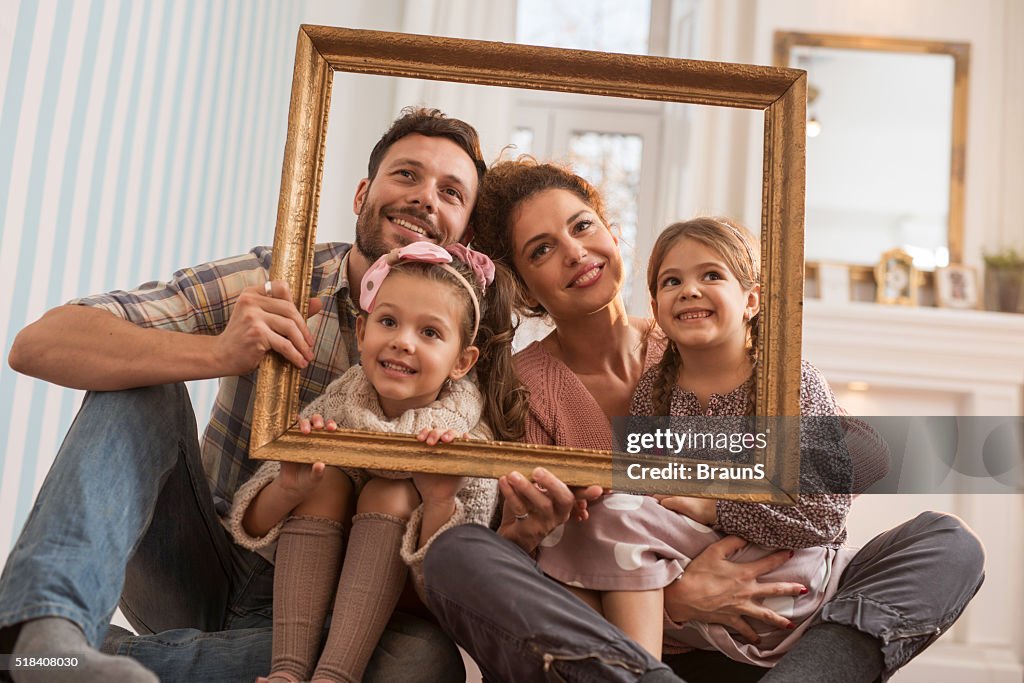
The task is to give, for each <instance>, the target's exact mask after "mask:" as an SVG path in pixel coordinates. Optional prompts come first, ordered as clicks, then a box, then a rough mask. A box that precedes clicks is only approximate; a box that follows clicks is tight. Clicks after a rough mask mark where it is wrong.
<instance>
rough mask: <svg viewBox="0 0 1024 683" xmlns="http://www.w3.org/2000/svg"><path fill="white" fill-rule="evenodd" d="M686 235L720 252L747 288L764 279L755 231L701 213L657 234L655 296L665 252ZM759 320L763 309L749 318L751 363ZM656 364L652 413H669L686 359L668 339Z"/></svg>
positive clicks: (651, 268)
mask: <svg viewBox="0 0 1024 683" xmlns="http://www.w3.org/2000/svg"><path fill="white" fill-rule="evenodd" d="M683 239H692V240H694V241H695V242H699V243H700V244H703V245H704V246H706V247H708V248H709V249H713V250H714V251H715V252H717V253H718V254H719V255H720V256H721V257H722V260H723V261H725V265H726V267H727V268H728V269H729V272H731V273H732V274H733V276H735V278H736V279H737V280H738V281H739V283H740V286H741V287H743V289H744V291H746V290H749V289H751V288H752V287H753V286H754V285H756V284H759V283H760V282H761V249H760V245H759V244H758V240H757V238H756V237H755V236H754V235H753V233H751V232H750V230H748V229H747V228H745V227H743V226H742V225H740V224H739V223H736V222H734V221H731V220H729V219H728V218H710V217H700V218H694V219H691V220H688V221H682V222H679V223H673V224H672V225H670V226H668V227H667V228H665V229H664V230H663V231H662V233H661V234H660V235H659V236H658V240H657V241H656V242H655V243H654V249H653V250H652V251H651V258H650V260H649V261H648V263H647V289H648V291H649V292H650V294H651V298H652V299H655V298H657V295H658V271H660V270H661V264H662V263H663V262H664V261H665V256H666V255H667V254H668V252H669V251H670V250H671V249H672V247H674V246H675V245H676V244H677V243H678V242H679V241H680V240H683ZM760 322H761V313H760V311H758V313H757V314H756V315H754V316H753V317H752V318H751V319H750V320H749V321H748V322H747V342H746V343H747V352H748V353H749V354H750V361H751V363H757V353H758V351H757V349H758V344H759V341H760V339H759V337H760V327H761V325H760ZM656 367H657V377H656V378H655V381H654V390H653V392H652V399H653V406H652V408H653V413H654V414H655V415H668V414H669V412H670V409H671V403H672V387H673V386H675V384H676V381H677V380H678V379H679V373H680V371H681V370H682V369H683V359H682V357H681V356H680V355H679V350H678V349H676V345H675V344H673V343H671V342H669V344H668V346H667V348H666V349H665V355H663V356H662V357H661V361H660V362H659V363H658V365H657V366H656ZM746 412H747V414H748V415H753V414H754V391H753V385H751V388H750V390H749V391H748V392H747V411H746Z"/></svg>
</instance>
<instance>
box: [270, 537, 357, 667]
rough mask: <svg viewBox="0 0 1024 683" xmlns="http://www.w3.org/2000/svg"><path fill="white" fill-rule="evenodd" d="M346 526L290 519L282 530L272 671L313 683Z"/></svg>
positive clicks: (275, 594)
mask: <svg viewBox="0 0 1024 683" xmlns="http://www.w3.org/2000/svg"><path fill="white" fill-rule="evenodd" d="M341 541H342V526H341V523H339V522H336V521H334V520H331V519H322V518H319V517H291V518H289V519H288V520H287V521H286V522H285V523H284V526H283V527H282V529H281V537H280V540H279V541H278V544H277V555H276V558H275V566H274V636H273V649H272V660H271V666H270V671H271V672H272V673H287V674H290V675H291V676H293V677H295V679H296V680H299V681H305V680H309V674H310V672H311V671H312V670H313V666H314V664H316V656H317V652H318V651H319V648H320V636H321V635H322V633H323V629H324V621H325V620H326V618H327V608H328V607H330V604H331V595H332V594H333V593H334V587H335V585H337V580H338V570H339V568H340V566H341V547H342V543H341Z"/></svg>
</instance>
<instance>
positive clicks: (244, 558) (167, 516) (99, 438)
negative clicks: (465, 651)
mask: <svg viewBox="0 0 1024 683" xmlns="http://www.w3.org/2000/svg"><path fill="white" fill-rule="evenodd" d="M273 583H274V580H273V566H272V565H270V564H269V563H268V562H266V561H265V560H263V559H262V558H261V557H260V556H259V555H257V554H255V553H252V552H249V551H247V550H244V549H242V548H240V547H239V546H237V545H235V544H234V543H233V542H232V541H231V539H230V537H229V535H228V534H227V532H226V531H225V530H224V528H223V527H222V526H221V524H220V522H219V520H218V517H217V514H216V512H215V511H214V508H213V500H212V496H211V495H210V489H209V485H208V484H207V481H206V477H205V474H204V472H203V468H202V465H201V462H200V455H199V442H198V438H197V434H196V421H195V416H194V415H193V413H192V407H191V404H190V403H189V400H188V392H187V391H186V390H185V387H184V385H182V384H177V385H165V386H159V387H149V388H144V389H134V390H130V391H117V392H97V393H90V394H88V395H87V396H86V398H85V402H84V403H83V405H82V409H81V411H80V412H79V414H78V416H77V417H76V419H75V422H74V424H73V425H72V426H71V430H70V431H69V432H68V435H67V437H66V438H65V440H64V443H63V445H62V446H61V449H60V452H59V453H58V455H57V459H56V460H55V461H54V464H53V467H52V469H51V470H50V473H49V474H48V475H47V477H46V481H45V482H44V484H43V488H42V490H41V491H40V492H39V496H38V498H37V499H36V502H35V505H34V506H33V508H32V512H31V514H30V515H29V518H28V521H27V522H26V524H25V528H24V530H23V531H22V534H21V537H20V538H19V539H18V543H17V544H16V545H15V547H14V550H13V551H12V553H11V555H10V557H9V558H8V560H7V566H6V567H5V569H4V573H3V576H2V578H0V629H4V628H6V627H10V626H12V625H16V624H19V623H21V622H23V621H26V620H29V619H35V618H39V617H64V618H66V619H69V620H70V621H73V622H74V623H76V624H78V625H79V627H81V629H82V630H83V631H84V632H85V635H86V637H87V638H88V639H89V642H90V643H92V644H93V645H94V646H97V647H98V646H99V644H100V643H101V642H102V641H103V638H104V634H106V632H107V627H108V625H109V623H110V618H111V616H112V614H113V612H114V609H115V607H116V606H117V605H118V601H119V600H120V606H121V610H122V612H123V613H124V615H125V617H127V619H128V621H129V622H130V623H131V624H132V625H133V626H134V627H135V629H136V630H137V631H138V632H139V633H140V634H147V635H140V636H137V637H130V638H125V639H122V640H121V641H120V642H119V643H118V645H117V653H118V654H127V655H130V656H132V657H134V658H135V659H137V660H139V661H140V662H141V663H142V664H143V665H144V666H146V667H148V668H149V669H151V670H153V671H154V672H155V673H156V674H157V675H158V676H159V677H160V678H161V680H163V681H228V680H239V681H246V682H247V683H248V682H250V681H252V680H253V679H254V678H255V677H256V676H258V675H265V674H267V673H268V672H269V670H270V648H271V628H270V624H271V609H272V597H273ZM365 680H367V681H388V682H389V683H390V682H391V681H417V680H429V681H449V680H451V681H464V680H465V672H464V669H463V666H462V660H461V658H460V656H459V653H458V650H457V648H456V647H455V646H454V644H453V643H452V642H451V641H450V640H449V639H448V638H447V637H446V636H445V635H444V634H443V633H442V632H441V630H440V629H439V628H437V626H435V625H433V624H430V623H428V622H426V621H423V620H421V619H418V618H416V617H413V616H409V615H405V614H396V615H395V617H394V618H393V619H392V621H391V623H390V624H389V625H388V628H387V630H386V631H385V632H384V635H383V636H382V638H381V641H380V644H379V645H378V646H377V650H376V652H375V653H374V656H373V659H372V661H371V662H370V665H369V667H368V668H367V671H366V677H365Z"/></svg>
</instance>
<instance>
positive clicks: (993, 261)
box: [984, 247, 1024, 313]
mask: <svg viewBox="0 0 1024 683" xmlns="http://www.w3.org/2000/svg"><path fill="white" fill-rule="evenodd" d="M984 259H985V308H987V309H988V310H990V311H1003V312H1005V313H1024V251H1017V249H1015V248H1013V247H1006V248H1004V249H1002V250H1000V251H997V252H995V253H993V254H985V255H984Z"/></svg>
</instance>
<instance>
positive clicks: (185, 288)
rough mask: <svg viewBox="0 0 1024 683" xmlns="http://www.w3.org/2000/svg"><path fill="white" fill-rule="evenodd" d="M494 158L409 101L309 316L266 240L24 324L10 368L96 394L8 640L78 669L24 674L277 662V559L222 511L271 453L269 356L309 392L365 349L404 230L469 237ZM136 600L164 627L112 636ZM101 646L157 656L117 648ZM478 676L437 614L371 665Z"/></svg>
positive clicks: (10, 590)
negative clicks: (266, 405) (358, 317)
mask: <svg viewBox="0 0 1024 683" xmlns="http://www.w3.org/2000/svg"><path fill="white" fill-rule="evenodd" d="M485 168H486V166H485V164H484V162H483V160H482V155H481V152H480V145H479V139H478V137H477V134H476V131H475V130H474V129H473V128H472V127H471V126H469V125H468V124H466V123H464V122H462V121H459V120H458V119H450V118H447V117H445V116H444V115H443V114H441V113H440V112H439V111H437V110H426V109H407V110H405V111H404V112H403V115H402V116H401V117H400V118H398V119H397V120H396V121H395V122H394V124H393V125H392V126H391V128H390V129H389V130H388V131H387V132H386V133H385V134H384V136H383V137H382V138H381V140H380V141H379V142H378V143H377V145H376V146H375V147H374V149H373V151H372V152H371V154H370V159H369V164H368V173H367V177H366V178H364V179H363V180H362V181H360V183H359V185H358V187H357V189H356V194H355V199H354V202H353V209H354V211H355V213H356V214H357V216H358V218H357V221H356V245H355V247H354V248H350V245H347V244H340V243H330V244H321V245H318V246H317V247H316V250H315V255H314V270H313V277H312V288H311V292H312V295H313V299H311V301H310V315H311V318H310V320H309V322H308V325H307V322H306V321H305V320H303V319H302V317H301V315H300V314H299V312H298V310H297V309H296V308H295V306H294V305H293V304H292V302H291V293H290V292H289V291H288V287H287V285H286V284H285V283H284V282H280V281H277V282H273V283H271V282H269V281H268V273H269V267H270V262H271V253H270V250H269V249H266V248H263V247H257V248H255V249H253V250H252V251H250V252H249V253H248V254H245V255H243V256H239V257H235V258H230V259H224V260H222V261H216V262H214V263H209V264H204V265H201V266H197V267H195V268H190V269H185V270H182V271H179V272H177V273H176V274H175V275H174V277H173V279H172V280H171V281H170V282H168V283H165V284H163V285H162V286H159V287H156V288H147V289H140V290H136V291H133V292H113V293H110V294H105V295H99V296H93V297H86V298H83V299H78V300H75V301H72V302H70V303H69V304H68V305H65V306H60V307H58V308H56V309H54V310H52V311H50V312H48V313H47V314H45V315H44V316H43V317H42V318H41V319H40V320H39V321H37V322H35V323H33V324H32V325H30V326H28V327H26V328H25V329H24V330H22V331H21V333H19V335H18V337H17V339H16V340H15V343H14V346H13V347H12V349H11V354H10V363H11V367H12V368H14V369H15V370H17V371H19V372H23V373H25V374H28V375H32V376H34V377H38V378H40V379H45V380H47V381H50V382H55V383H57V384H62V385H64V386H68V387H73V388H79V389H87V390H90V391H91V392H96V393H89V394H88V395H87V396H86V398H85V401H84V403H83V405H82V410H81V412H80V413H79V415H78V417H77V418H76V420H75V423H74V424H73V425H72V428H71V430H70V431H69V433H68V435H67V437H66V438H65V441H64V443H63V445H62V446H61V450H60V452H59V453H58V456H57V459H56V461H55V462H54V465H53V468H52V470H51V471H50V473H49V475H48V476H47V479H46V481H45V482H44V484H43V488H42V490H41V491H40V493H39V498H38V500H37V501H36V504H35V506H34V508H33V510H32V513H31V515H30V517H29V519H28V522H27V523H26V525H25V529H24V531H23V532H22V535H21V538H20V539H19V541H18V543H17V545H16V547H15V548H14V550H13V552H12V553H11V555H10V558H9V559H8V562H7V566H6V568H5V570H4V573H3V576H2V578H0V652H13V653H14V654H15V655H23V656H40V655H50V656H53V655H58V654H60V655H75V656H77V657H78V659H79V665H78V667H76V668H73V669H68V670H66V671H62V670H56V671H55V670H47V671H32V670H27V669H26V670H16V671H14V672H13V675H14V678H15V680H16V681H18V682H20V681H33V680H43V679H45V680H47V681H61V680H63V679H62V678H61V676H67V677H68V680H93V679H95V680H119V681H151V680H155V679H154V678H153V676H152V674H151V673H150V672H149V671H148V670H147V669H149V670H152V671H154V672H156V673H157V674H158V675H159V677H160V678H161V679H162V680H165V681H167V680H230V679H238V680H248V681H251V680H253V678H254V677H255V676H256V675H259V674H262V673H266V672H267V671H269V662H270V639H271V629H270V624H271V600H272V591H273V566H272V565H271V564H270V563H269V562H267V561H266V560H265V559H263V558H262V557H260V556H259V555H257V554H255V553H252V552H250V551H247V550H244V549H242V548H240V547H239V546H237V545H235V544H234V543H232V541H231V539H230V536H229V534H228V533H227V532H226V530H225V529H224V527H223V526H222V524H221V521H220V518H221V517H222V516H224V515H226V513H227V511H228V509H229V508H230V505H231V498H232V495H233V494H234V491H235V490H236V489H237V487H238V486H239V485H240V484H241V483H243V482H244V481H246V479H248V477H249V475H250V474H251V473H252V472H253V471H254V470H255V468H256V466H257V465H258V463H252V462H250V461H249V459H248V457H247V450H248V440H249V433H250V422H251V413H252V399H253V392H254V388H255V380H256V374H255V369H256V368H257V366H258V365H259V363H260V361H261V360H262V359H263V357H264V356H265V355H266V353H267V352H268V351H270V350H274V351H276V352H278V353H280V354H281V355H282V356H284V357H285V358H286V359H287V360H289V361H290V362H292V363H293V364H295V365H296V366H298V367H299V368H300V369H301V388H300V400H301V403H302V404H303V405H305V404H306V403H308V402H309V401H310V400H312V399H313V398H314V397H315V396H317V395H318V394H320V393H321V392H322V391H323V389H324V388H325V387H326V386H327V385H328V384H329V383H330V382H331V380H333V379H334V378H336V377H337V376H339V375H340V374H342V373H343V372H344V371H345V370H346V369H347V368H348V367H349V366H350V365H351V364H353V363H355V362H357V352H356V344H355V337H354V329H355V322H354V314H355V312H356V311H357V310H358V309H357V308H356V302H357V301H358V300H359V283H360V281H361V280H362V276H363V274H364V273H365V272H366V270H367V268H368V267H369V265H370V264H371V263H372V262H373V261H374V260H376V259H377V258H378V257H379V256H381V255H382V254H384V253H385V252H387V251H388V250H390V249H391V248H393V247H395V246H401V245H404V244H408V243H410V242H413V241H417V240H429V241H432V242H435V243H438V244H448V243H451V242H455V241H458V240H460V239H462V238H463V235H464V233H465V232H466V227H467V224H468V221H469V216H470V212H471V211H472V208H473V204H474V202H475V200H476V193H477V188H478V186H479V181H480V178H481V177H482V175H483V173H484V171H485ZM212 377H220V378H222V379H221V382H220V389H219V392H218V395H217V401H216V405H215V407H214V410H213V414H212V416H211V419H210V423H209V425H208V426H207V428H206V432H205V434H204V435H203V440H202V445H201V446H200V443H199V439H198V436H197V434H196V430H195V418H194V416H193V414H192V409H191V406H190V404H189V401H188V395H187V392H186V391H185V389H184V385H183V384H181V383H182V382H184V381H186V380H194V379H204V378H212ZM204 470H205V472H204ZM204 474H205V476H204ZM122 584H123V590H122ZM119 597H120V605H121V608H122V611H123V613H124V614H125V616H126V617H127V619H128V620H129V621H130V622H131V623H132V625H133V626H134V627H135V628H136V630H137V631H139V633H140V634H155V635H140V636H131V635H130V634H127V633H111V634H109V635H107V638H106V641H105V642H103V639H104V634H106V633H107V629H108V624H109V620H110V616H111V614H112V613H113V610H114V608H115V606H116V605H117V603H118V599H119ZM101 642H103V650H104V652H110V653H115V654H122V655H125V654H126V655H130V656H131V657H132V658H134V660H137V662H141V663H142V664H144V665H145V667H143V666H140V665H139V664H138V663H137V662H136V661H133V660H132V659H128V658H126V657H113V656H107V655H104V654H100V653H99V652H97V651H96V650H94V649H93V648H95V647H96V646H98V645H99V644H100V643H101ZM464 675H465V674H464V672H463V670H462V664H461V660H460V659H459V655H458V652H457V650H456V649H455V647H454V645H452V644H451V642H450V641H449V640H448V639H447V638H446V637H445V636H444V635H443V634H442V633H441V632H440V630H439V629H437V627H436V626H434V625H432V624H429V623H427V622H425V621H423V620H420V619H418V618H416V617H413V616H410V615H406V614H403V613H396V615H395V617H394V618H393V619H392V622H391V624H390V625H389V627H388V630H387V631H386V632H385V634H384V636H383V637H382V639H381V645H380V646H379V647H378V650H377V652H376V653H375V655H374V658H373V660H372V661H371V663H370V665H369V667H368V669H367V674H366V679H367V680H377V681H385V680H386V681H394V680H448V679H458V678H459V677H462V678H463V679H464Z"/></svg>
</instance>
